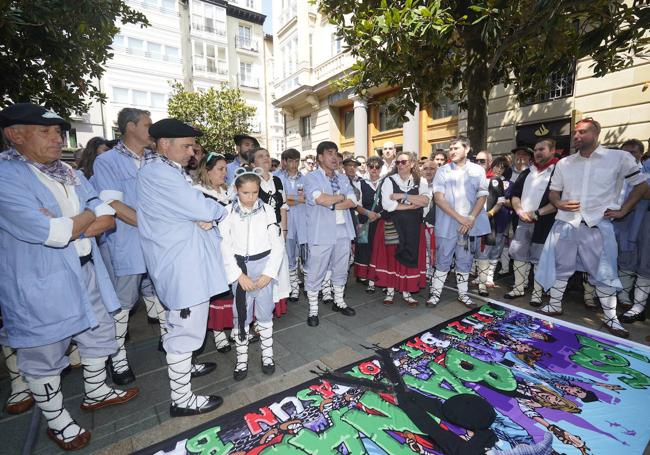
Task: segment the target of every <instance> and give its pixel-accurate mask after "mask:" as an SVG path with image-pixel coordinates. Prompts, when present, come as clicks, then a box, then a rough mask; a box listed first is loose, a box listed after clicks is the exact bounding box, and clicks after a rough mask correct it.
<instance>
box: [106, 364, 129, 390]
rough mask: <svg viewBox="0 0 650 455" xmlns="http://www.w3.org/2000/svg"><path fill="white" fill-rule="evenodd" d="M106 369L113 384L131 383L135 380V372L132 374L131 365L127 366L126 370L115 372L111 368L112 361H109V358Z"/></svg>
mask: <svg viewBox="0 0 650 455" xmlns="http://www.w3.org/2000/svg"><path fill="white" fill-rule="evenodd" d="M108 370H109V372H110V373H111V379H112V380H113V384H116V385H126V384H131V383H132V382H133V381H135V374H133V370H131V367H128V368H127V369H126V370H124V371H123V372H121V373H117V372H116V371H115V370H114V369H113V362H111V361H110V359H109V360H108Z"/></svg>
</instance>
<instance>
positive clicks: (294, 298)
mask: <svg viewBox="0 0 650 455" xmlns="http://www.w3.org/2000/svg"><path fill="white" fill-rule="evenodd" d="M299 299H300V298H299V297H289V298H288V299H287V300H288V301H289V302H297V301H298V300H299Z"/></svg>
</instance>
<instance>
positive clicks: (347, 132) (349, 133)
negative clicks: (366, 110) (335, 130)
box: [343, 111, 354, 139]
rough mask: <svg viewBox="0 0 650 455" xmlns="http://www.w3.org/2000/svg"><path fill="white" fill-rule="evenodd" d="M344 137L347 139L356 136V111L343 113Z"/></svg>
mask: <svg viewBox="0 0 650 455" xmlns="http://www.w3.org/2000/svg"><path fill="white" fill-rule="evenodd" d="M343 137H344V138H346V139H350V138H353V137H354V111H346V112H344V113H343Z"/></svg>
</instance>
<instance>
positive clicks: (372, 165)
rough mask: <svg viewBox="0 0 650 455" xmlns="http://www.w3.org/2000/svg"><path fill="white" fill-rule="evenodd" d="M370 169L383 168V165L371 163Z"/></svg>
mask: <svg viewBox="0 0 650 455" xmlns="http://www.w3.org/2000/svg"><path fill="white" fill-rule="evenodd" d="M368 169H381V166H380V165H378V164H370V165H369V166H368Z"/></svg>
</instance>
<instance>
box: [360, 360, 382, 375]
mask: <svg viewBox="0 0 650 455" xmlns="http://www.w3.org/2000/svg"><path fill="white" fill-rule="evenodd" d="M359 371H361V372H362V373H363V374H369V375H371V376H374V375H376V374H378V373H379V372H380V371H381V368H379V367H378V366H377V365H375V363H374V362H363V363H362V364H361V365H359Z"/></svg>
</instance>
